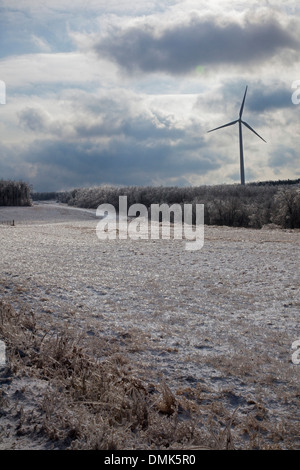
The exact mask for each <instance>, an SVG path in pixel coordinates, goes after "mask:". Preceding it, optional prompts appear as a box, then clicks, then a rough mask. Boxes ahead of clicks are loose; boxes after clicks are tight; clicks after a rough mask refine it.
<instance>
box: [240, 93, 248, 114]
mask: <svg viewBox="0 0 300 470" xmlns="http://www.w3.org/2000/svg"><path fill="white" fill-rule="evenodd" d="M247 89H248V86H246V90H245V94H244V98H243V102H242V106H241V109H240V118H241V117H242V114H243V111H244V104H245V99H246V93H247Z"/></svg>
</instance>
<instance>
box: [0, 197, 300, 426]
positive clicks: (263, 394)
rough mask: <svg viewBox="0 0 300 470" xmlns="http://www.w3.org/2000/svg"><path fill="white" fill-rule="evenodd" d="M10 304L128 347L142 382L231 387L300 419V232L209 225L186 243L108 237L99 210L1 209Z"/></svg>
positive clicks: (2, 292) (243, 398)
mask: <svg viewBox="0 0 300 470" xmlns="http://www.w3.org/2000/svg"><path fill="white" fill-rule="evenodd" d="M11 219H14V220H15V226H14V227H10V226H5V225H0V239H1V245H0V260H1V261H0V263H1V283H0V286H1V287H0V296H3V297H5V298H6V299H8V300H9V299H11V300H12V301H13V302H14V304H15V305H21V304H22V303H25V304H29V305H30V306H31V308H33V309H34V310H35V312H36V314H39V315H40V316H41V317H43V318H45V319H46V318H49V317H50V316H51V318H52V320H54V321H57V322H60V323H62V322H64V323H65V325H66V327H72V328H77V329H78V330H81V331H82V332H83V334H85V335H86V336H87V337H92V336H97V335H99V334H101V335H102V334H106V335H108V336H109V337H111V338H113V339H114V340H117V341H118V342H119V343H120V344H124V347H127V346H128V347H127V353H128V354H129V355H131V357H132V360H133V363H134V364H136V368H137V369H138V370H139V372H140V374H141V375H142V376H144V377H146V378H147V379H148V380H153V381H155V380H157V379H158V377H159V375H160V374H163V375H164V376H165V378H166V380H167V383H168V384H169V386H171V387H173V388H174V390H176V389H177V388H178V387H179V386H181V387H183V386H185V385H186V386H196V385H197V384H198V385H199V384H202V390H203V394H205V390H214V391H215V392H218V391H222V392H224V391H226V393H227V395H226V396H227V399H228V406H229V407H232V408H233V409H234V408H235V407H236V406H240V407H241V408H242V409H244V410H245V412H247V409H248V408H249V406H250V405H249V404H250V403H253V402H258V401H260V402H261V403H262V404H263V405H264V406H265V407H266V408H267V409H268V412H269V413H270V415H272V416H273V417H274V419H275V420H278V419H283V418H284V417H285V418H286V419H287V420H295V421H297V420H298V421H299V396H300V394H299V378H300V365H298V364H294V363H293V362H292V354H293V352H294V351H293V350H292V349H291V346H292V343H293V342H294V341H295V340H297V339H299V338H300V323H299V311H300V292H299V286H300V270H299V242H300V232H299V231H292V230H280V229H273V230H270V229H267V228H266V229H261V230H254V229H253V230H252V229H241V228H229V227H208V226H206V227H205V241H204V247H203V248H202V249H201V250H198V251H187V250H185V241H184V240H162V239H160V240H130V239H127V240H118V239H117V240H108V241H103V240H99V239H98V238H97V236H96V225H97V222H98V220H97V219H96V217H95V211H91V210H81V209H75V208H70V207H67V206H64V205H60V204H37V205H34V206H33V207H24V208H10V207H5V208H0V221H1V220H2V221H3V220H11Z"/></svg>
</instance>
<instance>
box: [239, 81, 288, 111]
mask: <svg viewBox="0 0 300 470" xmlns="http://www.w3.org/2000/svg"><path fill="white" fill-rule="evenodd" d="M262 86H263V85H262ZM291 94H292V93H291V89H290V88H289V89H285V88H277V89H273V88H272V86H270V87H268V86H266V85H265V86H264V87H263V88H261V89H259V88H257V87H256V88H255V92H253V93H250V96H249V99H248V109H249V110H250V111H268V110H270V109H279V108H292V106H293V103H292V101H291Z"/></svg>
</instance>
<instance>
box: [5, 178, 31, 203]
mask: <svg viewBox="0 0 300 470" xmlns="http://www.w3.org/2000/svg"><path fill="white" fill-rule="evenodd" d="M30 193H31V188H30V186H29V185H28V184H27V183H25V182H24V181H12V180H8V181H6V180H3V179H1V180H0V206H30V205H31V204H32V201H31V197H30Z"/></svg>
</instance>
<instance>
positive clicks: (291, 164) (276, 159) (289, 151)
mask: <svg viewBox="0 0 300 470" xmlns="http://www.w3.org/2000/svg"><path fill="white" fill-rule="evenodd" d="M298 162H299V153H298V151H296V150H295V149H293V148H288V147H285V146H284V145H279V146H278V147H277V148H276V150H274V151H273V152H272V154H271V156H270V158H269V161H268V164H269V166H270V167H272V168H274V167H275V168H283V169H285V168H295V171H296V172H295V174H294V177H295V178H296V177H298V176H299V175H300V173H299V170H298V172H297V168H298Z"/></svg>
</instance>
